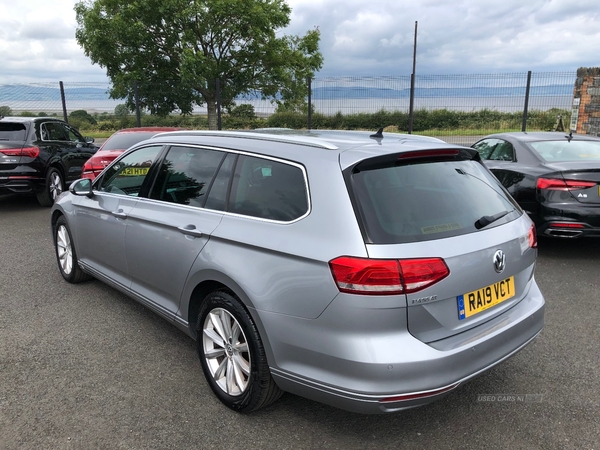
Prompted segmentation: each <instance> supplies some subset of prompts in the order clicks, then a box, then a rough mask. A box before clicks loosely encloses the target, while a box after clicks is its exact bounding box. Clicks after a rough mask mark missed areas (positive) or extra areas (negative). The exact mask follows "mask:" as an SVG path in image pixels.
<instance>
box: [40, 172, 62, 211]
mask: <svg viewBox="0 0 600 450" xmlns="http://www.w3.org/2000/svg"><path fill="white" fill-rule="evenodd" d="M64 186H65V182H64V180H63V177H62V175H61V173H60V172H59V171H58V169H56V168H54V167H51V168H50V169H48V173H46V180H45V182H44V188H43V189H42V190H41V191H40V192H38V194H37V199H38V202H39V204H40V205H42V206H52V205H53V204H54V202H55V201H56V199H57V198H58V196H59V195H60V194H62V191H63V190H64Z"/></svg>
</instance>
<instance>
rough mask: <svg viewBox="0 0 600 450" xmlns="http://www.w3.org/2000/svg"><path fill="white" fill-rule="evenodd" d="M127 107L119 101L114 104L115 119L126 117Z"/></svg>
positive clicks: (127, 113)
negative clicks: (117, 103)
mask: <svg viewBox="0 0 600 450" xmlns="http://www.w3.org/2000/svg"><path fill="white" fill-rule="evenodd" d="M129 112H130V111H129V108H128V106H127V105H125V104H123V103H121V104H119V105H117V106H115V117H116V118H117V119H122V118H123V117H127V116H128V115H129Z"/></svg>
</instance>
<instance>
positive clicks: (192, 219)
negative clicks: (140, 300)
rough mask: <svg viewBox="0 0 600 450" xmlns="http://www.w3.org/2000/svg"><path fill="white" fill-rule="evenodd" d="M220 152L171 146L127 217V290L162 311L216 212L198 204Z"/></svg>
mask: <svg viewBox="0 0 600 450" xmlns="http://www.w3.org/2000/svg"><path fill="white" fill-rule="evenodd" d="M225 156H226V153H225V152H221V151H217V150H210V149H205V148H201V147H194V146H173V147H171V148H170V149H169V150H168V152H167V153H166V156H165V158H164V159H163V160H162V163H161V164H160V169H158V171H157V176H156V178H155V180H154V182H153V186H152V188H151V190H150V193H149V195H148V198H144V199H140V200H139V202H137V203H136V205H135V206H134V207H133V209H132V211H131V213H130V214H129V217H128V219H127V229H126V233H125V253H126V255H127V266H128V269H129V274H130V276H131V280H132V285H131V287H132V290H133V291H134V292H136V293H137V294H139V295H141V296H143V297H144V299H145V300H147V301H148V302H149V303H150V305H149V306H151V307H153V308H154V309H155V310H157V311H158V312H161V313H163V314H165V315H173V314H175V313H176V312H177V310H178V309H179V301H180V297H181V292H182V290H183V287H184V285H185V281H186V279H187V276H188V273H189V270H190V268H191V267H192V264H193V263H194V261H195V260H196V258H197V257H198V254H199V253H200V251H201V250H202V249H203V247H204V246H205V245H206V243H207V241H208V239H209V238H210V235H211V233H212V232H213V231H214V230H215V228H216V227H217V225H219V223H220V221H221V218H222V213H221V212H219V211H215V210H209V209H205V208H204V204H205V198H206V194H207V192H208V191H209V189H210V187H211V185H212V182H213V178H214V175H215V173H216V172H217V171H218V169H219V167H220V166H221V164H222V162H223V160H224V159H225Z"/></svg>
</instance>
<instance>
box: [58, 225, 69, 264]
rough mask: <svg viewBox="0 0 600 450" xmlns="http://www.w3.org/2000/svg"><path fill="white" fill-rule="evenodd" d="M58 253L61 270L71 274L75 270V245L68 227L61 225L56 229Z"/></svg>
mask: <svg viewBox="0 0 600 450" xmlns="http://www.w3.org/2000/svg"><path fill="white" fill-rule="evenodd" d="M56 253H57V255H58V263H59V264H60V268H61V270H62V271H63V272H64V273H65V274H66V275H70V274H71V271H72V270H73V247H72V246H71V237H70V236H69V232H68V231H67V227H65V226H64V225H60V226H59V227H58V230H57V231H56Z"/></svg>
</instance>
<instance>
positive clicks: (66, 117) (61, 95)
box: [58, 81, 69, 123]
mask: <svg viewBox="0 0 600 450" xmlns="http://www.w3.org/2000/svg"><path fill="white" fill-rule="evenodd" d="M58 85H59V86H60V100H61V102H62V110H63V117H64V118H65V122H67V123H69V117H68V116H67V102H66V101H65V86H64V85H63V82H62V81H59V82H58Z"/></svg>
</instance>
